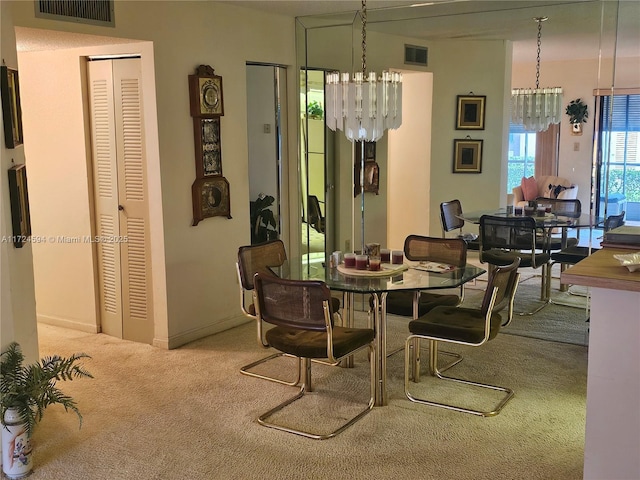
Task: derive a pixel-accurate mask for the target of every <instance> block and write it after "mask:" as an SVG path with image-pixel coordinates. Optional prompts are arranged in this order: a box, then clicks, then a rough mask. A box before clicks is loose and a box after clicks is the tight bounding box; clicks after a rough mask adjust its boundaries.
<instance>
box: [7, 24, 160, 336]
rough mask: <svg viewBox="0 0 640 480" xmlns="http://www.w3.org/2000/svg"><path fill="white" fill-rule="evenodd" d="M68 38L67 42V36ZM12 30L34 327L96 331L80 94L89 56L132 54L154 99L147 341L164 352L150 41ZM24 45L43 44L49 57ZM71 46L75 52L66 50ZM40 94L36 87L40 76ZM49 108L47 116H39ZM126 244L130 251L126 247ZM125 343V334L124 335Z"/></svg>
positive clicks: (87, 149)
mask: <svg viewBox="0 0 640 480" xmlns="http://www.w3.org/2000/svg"><path fill="white" fill-rule="evenodd" d="M67 37H68V38H67ZM82 41H83V36H82V35H78V34H73V35H67V34H65V33H63V32H50V31H48V30H38V29H26V28H19V27H16V42H17V44H18V45H19V48H18V65H19V69H20V87H21V88H20V90H21V98H22V100H23V104H22V107H23V108H22V114H23V115H22V118H23V125H24V128H25V131H28V133H29V135H28V136H26V138H25V143H24V151H25V156H26V158H28V163H27V167H28V171H29V173H28V176H29V178H28V181H29V203H30V211H31V224H32V229H33V231H34V232H37V235H38V238H40V239H41V241H40V242H38V243H35V242H34V243H32V253H33V274H34V289H35V296H36V315H37V320H38V322H39V323H42V324H49V325H55V326H61V327H64V328H68V329H71V330H77V331H82V332H87V333H99V332H101V331H102V325H101V318H100V314H99V309H100V299H99V298H100V292H99V289H100V287H99V284H98V276H97V275H98V274H97V271H98V266H97V243H96V242H95V241H94V240H95V237H96V236H97V234H96V230H95V222H94V220H95V216H94V213H93V210H94V201H93V179H92V177H93V175H92V174H91V171H92V164H91V141H90V125H89V111H88V104H87V99H88V90H87V68H86V63H87V60H86V58H87V56H89V55H109V56H111V57H115V56H120V57H126V56H130V55H129V54H130V53H131V52H137V55H139V56H140V59H141V62H142V83H141V88H142V90H143V91H145V92H147V91H149V92H154V95H151V97H150V98H151V100H152V101H151V102H143V103H142V109H143V110H144V117H145V120H146V122H145V123H144V136H145V148H146V165H145V167H146V173H148V176H147V184H146V188H147V195H148V199H149V227H150V230H151V231H152V232H153V235H151V236H150V243H151V248H150V249H148V250H147V251H146V253H150V254H151V256H152V258H153V262H152V263H153V265H152V268H151V276H152V277H153V278H152V281H151V282H150V284H149V288H153V312H150V311H149V312H148V313H149V315H151V313H152V314H153V316H150V317H149V324H150V325H153V329H152V330H151V333H150V336H148V338H147V340H139V341H144V342H145V343H152V344H154V345H156V346H159V347H162V348H168V327H167V325H168V314H167V301H166V270H165V264H164V248H165V247H164V235H163V234H162V232H163V206H162V191H161V187H162V185H161V183H160V173H159V172H160V157H159V150H158V144H159V142H158V124H157V114H156V106H155V101H154V100H155V77H154V72H155V68H154V56H153V44H152V43H151V42H147V41H136V42H133V43H132V42H129V43H117V42H116V43H113V44H112V43H111V42H114V39H111V38H107V37H105V38H104V43H103V44H101V45H96V43H95V39H94V37H90V36H87V40H86V45H85V46H84V47H83V48H81V49H80V48H78V47H79V45H81V43H82ZM30 45H47V46H48V47H49V48H50V50H41V49H39V48H36V49H34V50H30V49H29V46H30ZM71 46H73V48H71ZM43 69H44V70H45V71H46V72H47V88H46V89H43V88H42V71H43ZM44 106H46V108H43V107H44ZM130 246H131V244H130ZM125 335H126V334H125Z"/></svg>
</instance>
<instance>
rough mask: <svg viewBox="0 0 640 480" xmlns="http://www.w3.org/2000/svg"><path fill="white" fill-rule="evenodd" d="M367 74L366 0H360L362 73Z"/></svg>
mask: <svg viewBox="0 0 640 480" xmlns="http://www.w3.org/2000/svg"><path fill="white" fill-rule="evenodd" d="M366 74H367V0H362V75H363V76H364V75H366Z"/></svg>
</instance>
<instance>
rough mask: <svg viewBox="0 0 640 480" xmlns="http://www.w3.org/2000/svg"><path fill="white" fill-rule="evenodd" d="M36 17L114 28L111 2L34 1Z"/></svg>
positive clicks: (78, 0)
mask: <svg viewBox="0 0 640 480" xmlns="http://www.w3.org/2000/svg"><path fill="white" fill-rule="evenodd" d="M35 4H36V17H38V18H48V19H50V20H65V21H67V22H76V23H87V24H90V25H100V26H103V27H114V26H115V20H114V17H113V0H36V2H35Z"/></svg>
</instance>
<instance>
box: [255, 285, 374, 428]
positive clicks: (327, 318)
mask: <svg viewBox="0 0 640 480" xmlns="http://www.w3.org/2000/svg"><path fill="white" fill-rule="evenodd" d="M255 282H256V288H255V289H254V292H253V295H254V304H255V305H256V314H257V317H258V320H259V322H260V323H262V322H267V323H271V324H274V325H276V327H275V329H277V328H280V327H284V328H294V329H298V328H304V327H302V326H296V325H295V324H294V321H293V319H292V318H274V317H273V316H270V315H268V314H267V316H265V313H267V312H265V310H268V307H267V305H268V303H266V302H267V296H266V295H263V293H262V292H263V285H264V284H265V283H266V284H268V283H272V284H279V285H281V286H286V288H287V289H288V290H290V291H291V292H292V293H295V294H297V290H300V291H301V292H300V295H304V292H303V290H304V289H308V290H311V289H315V290H318V291H321V292H323V293H324V299H323V300H322V309H323V315H324V330H318V328H317V326H316V327H309V325H308V323H309V322H306V323H307V328H309V329H310V330H311V331H314V332H321V331H324V332H325V333H326V341H327V344H326V354H327V357H326V358H327V359H328V362H327V363H329V364H330V365H334V366H336V365H338V364H339V363H340V361H341V360H342V359H343V358H346V357H348V356H351V355H353V354H354V353H356V352H358V351H360V350H362V349H364V348H367V349H368V351H369V352H368V353H369V359H370V362H369V363H370V382H369V383H370V385H369V388H370V392H369V393H370V398H369V401H368V403H367V405H366V407H365V408H364V409H363V410H361V411H360V412H358V413H357V414H356V415H355V416H353V417H351V418H350V419H348V420H347V421H346V422H344V423H342V425H341V426H340V427H338V428H337V429H335V430H333V431H332V432H330V433H325V434H322V433H314V432H310V431H307V430H302V429H298V428H293V427H287V426H283V425H280V424H277V423H274V422H270V421H268V418H269V417H271V416H273V414H275V413H276V412H279V411H281V410H283V409H284V408H285V407H287V406H288V405H291V404H292V403H294V402H295V401H296V400H299V399H300V398H302V397H303V396H304V395H305V394H306V393H307V392H312V391H313V388H312V383H311V363H312V362H311V360H312V359H311V358H305V357H298V358H299V359H300V362H301V364H302V365H303V369H302V371H303V373H304V375H303V378H302V384H301V386H300V390H299V391H298V393H297V394H296V395H295V396H293V397H291V398H289V399H287V400H285V401H284V402H282V403H280V404H279V405H277V406H275V407H274V408H272V409H271V410H269V411H268V412H266V413H263V414H262V415H260V416H259V417H258V423H260V424H261V425H263V426H265V427H269V428H274V429H276V430H281V431H284V432H288V433H293V434H296V435H301V436H303V437H307V438H312V439H314V440H325V439H328V438H332V437H335V436H336V435H338V434H339V433H341V432H342V431H344V430H345V429H346V428H348V427H350V426H351V425H353V424H354V423H355V422H357V421H358V420H360V419H361V418H362V417H364V415H366V414H367V413H369V412H370V411H371V409H372V408H373V405H374V403H375V386H376V385H375V364H376V357H375V355H376V350H375V347H374V344H375V332H373V330H372V329H350V330H351V331H353V330H360V331H363V330H370V331H371V340H370V341H369V342H368V343H366V344H364V345H362V346H359V347H356V348H354V349H353V350H350V351H348V352H346V353H345V354H343V355H341V356H335V354H334V330H335V327H334V326H333V322H332V313H331V307H330V303H329V302H330V299H331V293H330V290H329V288H328V287H327V285H326V284H325V283H324V282H322V281H317V280H285V279H280V278H277V277H265V276H263V275H261V274H260V273H258V274H257V275H256V279H255ZM308 297H311V295H308ZM272 301H273V302H274V303H275V302H276V301H275V300H272ZM315 305H317V304H315ZM313 306H314V303H311V301H309V309H310V310H311V309H312V308H313ZM307 328H304V329H307ZM338 328H341V327H338ZM275 329H272V330H271V332H273V331H274V330H275ZM294 356H295V355H294Z"/></svg>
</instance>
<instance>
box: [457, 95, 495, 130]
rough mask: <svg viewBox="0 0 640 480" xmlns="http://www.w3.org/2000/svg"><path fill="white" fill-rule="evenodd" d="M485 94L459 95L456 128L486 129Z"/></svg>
mask: <svg viewBox="0 0 640 480" xmlns="http://www.w3.org/2000/svg"><path fill="white" fill-rule="evenodd" d="M486 99H487V97H486V96H485V95H458V108H457V111H456V130H484V117H485V101H486Z"/></svg>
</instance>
